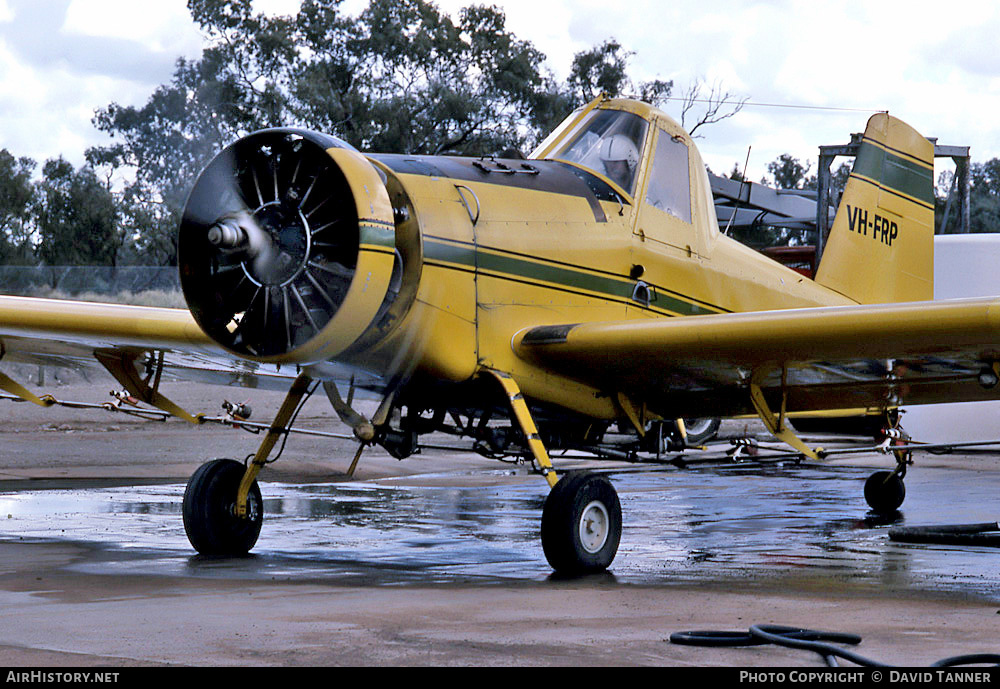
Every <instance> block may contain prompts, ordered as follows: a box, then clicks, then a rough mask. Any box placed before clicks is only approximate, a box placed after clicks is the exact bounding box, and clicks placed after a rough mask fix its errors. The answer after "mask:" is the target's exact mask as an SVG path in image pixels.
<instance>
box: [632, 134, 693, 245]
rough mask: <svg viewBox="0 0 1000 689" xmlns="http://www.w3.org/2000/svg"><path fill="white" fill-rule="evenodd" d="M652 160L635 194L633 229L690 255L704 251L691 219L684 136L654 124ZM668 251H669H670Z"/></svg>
mask: <svg viewBox="0 0 1000 689" xmlns="http://www.w3.org/2000/svg"><path fill="white" fill-rule="evenodd" d="M655 130H656V135H655V140H654V141H653V142H652V147H651V149H650V151H651V154H652V160H651V161H650V162H649V165H648V166H647V168H646V172H647V174H646V179H645V182H644V184H643V185H642V187H641V188H640V189H639V190H638V193H637V194H636V206H637V207H638V222H636V224H635V233H636V234H637V235H639V236H640V239H641V240H643V241H651V242H655V243H657V244H660V245H664V246H666V247H671V248H673V249H676V250H678V251H680V252H683V254H684V255H686V256H690V257H701V256H703V255H704V246H703V241H702V237H701V236H700V233H699V232H698V231H697V226H696V223H695V222H694V216H693V212H692V211H693V208H692V198H691V189H692V187H693V184H692V172H691V152H690V148H689V144H688V140H687V137H686V136H684V135H683V134H680V133H678V134H671V133H670V132H669V131H667V130H666V129H663V128H662V127H660V126H657V127H655ZM671 253H672V252H671Z"/></svg>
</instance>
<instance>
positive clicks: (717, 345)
mask: <svg viewBox="0 0 1000 689" xmlns="http://www.w3.org/2000/svg"><path fill="white" fill-rule="evenodd" d="M513 346H514V350H515V352H516V353H517V355H518V356H519V357H521V358H523V359H525V360H527V361H530V362H533V363H535V364H537V365H540V366H542V367H543V368H546V369H548V370H551V371H553V372H555V373H559V374H561V375H564V376H567V377H569V378H573V379H576V380H579V381H581V382H585V383H588V384H590V385H593V386H595V387H597V388H598V389H599V390H602V391H605V392H607V393H608V394H619V393H620V394H625V395H628V396H629V397H630V398H631V399H632V400H633V401H635V402H637V403H643V404H645V405H646V406H647V407H648V408H649V409H650V410H651V411H653V412H655V413H657V414H661V415H663V416H664V417H666V418H680V417H696V416H737V415H742V414H753V413H754V407H753V404H752V402H751V398H750V387H751V383H753V384H756V385H757V386H759V387H760V388H761V389H762V390H763V391H764V394H765V396H766V397H767V399H768V400H769V401H770V402H771V404H773V405H774V407H773V408H777V407H778V405H781V404H782V401H783V402H784V404H785V408H786V409H787V411H789V412H794V411H818V410H829V409H855V408H865V407H868V408H886V407H891V406H898V405H901V404H929V403H935V402H957V401H970V400H985V399H996V398H998V397H1000V387H995V388H986V387H984V386H983V385H981V384H980V382H979V374H980V373H981V372H982V371H983V370H984V369H994V370H995V368H994V365H995V364H996V362H998V361H1000V299H996V298H984V299H960V300H950V301H940V302H914V303H901V304H883V305H872V306H868V305H865V306H838V307H822V308H810V309H789V310H783V311H767V312H755V313H737V314H718V315H708V316H693V317H686V318H672V319H663V320H655V321H647V320H642V321H619V322H602V323H581V324H570V325H552V326H541V327H535V328H530V329H528V330H525V331H522V332H521V333H518V334H517V335H516V336H515V338H514V340H513ZM782 398H784V399H782Z"/></svg>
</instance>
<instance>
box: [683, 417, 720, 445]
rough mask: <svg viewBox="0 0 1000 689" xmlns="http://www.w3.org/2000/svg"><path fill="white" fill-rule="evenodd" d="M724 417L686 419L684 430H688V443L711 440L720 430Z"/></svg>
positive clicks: (693, 443) (697, 443) (694, 443)
mask: <svg viewBox="0 0 1000 689" xmlns="http://www.w3.org/2000/svg"><path fill="white" fill-rule="evenodd" d="M721 425H722V419H713V418H704V419H684V430H685V431H686V432H687V444H688V445H701V444H702V443H704V442H705V441H708V440H711V439H712V438H714V437H715V435H716V434H717V433H718V432H719V426H721Z"/></svg>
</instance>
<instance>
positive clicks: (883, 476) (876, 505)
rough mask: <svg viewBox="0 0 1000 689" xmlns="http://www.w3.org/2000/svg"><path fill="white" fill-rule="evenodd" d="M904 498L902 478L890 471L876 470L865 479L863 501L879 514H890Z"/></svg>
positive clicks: (904, 487) (904, 491)
mask: <svg viewBox="0 0 1000 689" xmlns="http://www.w3.org/2000/svg"><path fill="white" fill-rule="evenodd" d="M905 498H906V486H905V485H904V484H903V479H901V478H899V476H898V475H897V474H894V473H893V472H891V471H876V472H875V473H874V474H872V475H871V476H869V477H868V480H867V481H865V502H867V503H868V506H869V507H871V508H872V510H873V511H875V512H877V513H879V514H892V513H893V512H895V511H896V510H898V509H899V506H900V505H902V504H903V500H904V499H905Z"/></svg>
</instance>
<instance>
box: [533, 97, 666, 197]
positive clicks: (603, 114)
mask: <svg viewBox="0 0 1000 689" xmlns="http://www.w3.org/2000/svg"><path fill="white" fill-rule="evenodd" d="M648 128H649V123H647V122H646V120H644V119H643V118H641V117H639V116H638V115H634V114H632V113H630V112H624V111H621V110H593V111H591V112H590V113H588V114H587V116H586V118H585V119H584V120H583V122H581V123H580V124H579V126H578V127H577V128H576V129H577V131H576V132H575V133H573V134H572V135H571V136H570V137H569V138H567V140H566V141H565V143H563V144H562V145H561V146H559V148H557V149H556V150H554V151H553V152H552V153H551V154H550V155H549V156H548V157H549V158H555V159H557V160H565V161H566V162H570V163H576V164H577V165H580V166H582V167H585V168H588V169H590V170H593V171H595V172H597V173H599V174H601V175H603V176H605V177H607V178H608V179H610V180H611V181H613V182H614V183H615V184H617V185H618V186H620V187H621V188H622V189H623V190H624V191H626V192H628V193H629V194H630V195H634V194H635V182H636V178H637V177H638V172H639V162H640V160H641V151H642V145H643V143H644V141H645V140H646V130H647V129H648Z"/></svg>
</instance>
